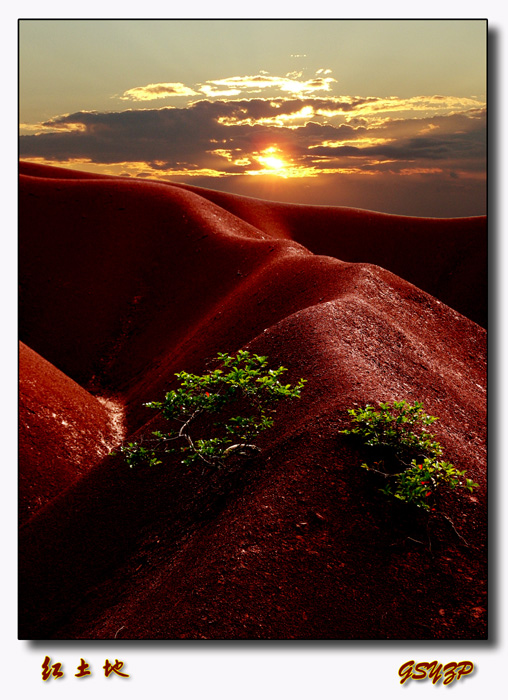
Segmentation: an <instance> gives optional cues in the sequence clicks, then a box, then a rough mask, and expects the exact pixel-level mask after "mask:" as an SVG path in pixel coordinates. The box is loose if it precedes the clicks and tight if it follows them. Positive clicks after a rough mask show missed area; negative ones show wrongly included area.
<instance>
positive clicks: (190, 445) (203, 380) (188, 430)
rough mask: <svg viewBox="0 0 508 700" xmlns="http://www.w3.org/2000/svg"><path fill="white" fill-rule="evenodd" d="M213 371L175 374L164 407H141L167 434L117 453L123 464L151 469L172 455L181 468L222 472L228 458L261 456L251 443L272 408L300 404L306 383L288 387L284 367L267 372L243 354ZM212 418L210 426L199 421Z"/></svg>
mask: <svg viewBox="0 0 508 700" xmlns="http://www.w3.org/2000/svg"><path fill="white" fill-rule="evenodd" d="M217 361H218V362H217V364H218V366H217V367H216V368H215V369H211V370H209V371H207V372H205V373H204V374H202V375H196V374H190V373H189V372H179V373H177V374H176V375H175V376H176V377H177V379H178V380H179V383H180V386H179V387H178V388H177V389H172V390H171V391H168V392H167V393H166V395H165V397H164V400H163V401H152V402H150V403H147V404H145V405H146V406H147V407H148V408H151V409H154V410H155V411H158V412H160V413H161V415H162V416H163V417H164V418H165V419H166V420H167V421H169V423H170V425H171V427H170V428H169V429H168V430H167V432H163V431H159V430H157V431H153V432H152V433H151V434H150V435H149V436H147V437H146V438H143V440H142V442H141V444H140V443H136V442H129V443H127V445H124V446H123V447H121V448H120V449H121V452H122V453H123V454H124V455H125V458H126V461H127V464H128V465H129V466H130V467H136V466H139V465H141V464H149V465H151V466H155V465H157V464H161V463H162V461H163V459H164V458H165V457H166V456H168V455H171V454H175V453H178V454H180V455H181V462H182V464H185V465H189V464H193V463H194V462H202V463H204V464H207V465H209V466H211V467H215V468H218V469H220V468H222V467H224V466H226V464H227V463H228V462H230V461H231V460H232V458H233V457H239V456H240V457H244V458H245V457H248V456H252V455H253V454H255V453H256V452H259V451H260V448H259V446H258V445H257V444H256V438H257V437H258V436H259V435H260V434H261V433H262V432H264V431H265V430H267V429H269V428H271V427H272V426H273V424H274V414H275V412H276V407H277V404H278V403H279V402H280V401H282V400H283V399H295V398H299V397H300V394H301V391H302V389H303V386H304V383H305V381H306V380H305V379H300V381H299V382H298V383H297V384H296V385H294V386H291V385H290V384H283V383H282V382H281V381H280V379H281V376H282V374H283V373H284V372H286V371H287V369H286V368H285V367H278V368H277V369H270V368H269V367H268V358H267V357H263V356H261V355H255V354H251V353H249V352H248V351H246V350H241V351H239V352H238V353H237V354H236V355H233V356H231V355H228V354H227V353H219V354H218V355H217ZM206 416H208V417H209V416H214V417H215V418H216V419H215V420H213V421H210V420H203V419H204V418H205V417H206Z"/></svg>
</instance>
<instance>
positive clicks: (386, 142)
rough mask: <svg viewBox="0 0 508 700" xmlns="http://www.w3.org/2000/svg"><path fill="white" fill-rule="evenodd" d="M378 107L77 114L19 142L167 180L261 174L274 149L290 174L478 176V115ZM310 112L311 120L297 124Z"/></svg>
mask: <svg viewBox="0 0 508 700" xmlns="http://www.w3.org/2000/svg"><path fill="white" fill-rule="evenodd" d="M432 99H434V100H435V99H438V102H440V101H442V98H441V97H439V98H436V97H434V98H432ZM378 102H380V101H379V100H378V98H369V97H368V98H358V97H355V98H338V97H331V98H314V97H309V98H306V97H302V98H292V99H283V98H277V99H272V100H268V99H260V98H256V99H241V100H216V101H210V100H200V101H197V102H193V103H191V104H189V105H188V106H187V107H184V108H175V107H166V108H161V109H139V110H126V111H122V112H103V113H101V112H76V113H74V114H68V115H62V116H58V117H55V118H54V119H51V120H48V121H47V122H45V123H44V125H43V126H44V129H43V130H41V132H40V133H38V134H35V135H26V136H21V138H20V155H21V157H22V158H25V159H27V158H45V159H47V160H50V161H61V162H65V161H68V160H71V159H74V160H75V159H90V160H91V161H92V162H93V163H97V164H115V163H128V162H132V163H146V164H147V165H149V166H150V167H151V168H153V169H156V170H158V171H160V172H167V174H168V175H170V174H171V171H178V172H182V171H188V172H189V174H191V173H192V172H197V171H200V170H203V169H206V170H209V171H216V172H217V174H218V175H223V176H224V175H228V174H237V175H238V174H242V173H244V172H246V171H249V170H250V171H252V170H255V169H260V168H261V165H260V164H259V163H258V162H257V161H256V159H255V154H256V153H257V154H259V153H260V152H261V151H263V149H266V148H269V147H276V148H278V149H279V150H280V152H281V153H282V154H284V156H285V158H286V160H287V161H290V162H291V164H292V165H293V166H294V167H298V166H301V167H313V168H315V169H316V170H320V169H321V170H323V171H330V170H332V169H333V168H347V167H351V166H354V168H356V169H363V170H365V171H369V170H372V169H373V168H375V167H376V163H382V162H383V161H390V162H391V165H390V169H391V171H393V172H395V171H397V170H401V169H403V168H407V167H409V166H411V167H418V166H421V167H426V166H425V164H427V167H430V166H431V165H432V164H433V163H437V164H439V167H442V168H445V167H446V168H447V169H448V171H450V170H451V171H453V172H454V173H458V172H461V171H463V170H464V169H468V170H471V172H481V171H482V169H483V170H484V168H485V151H486V146H485V113H484V111H482V110H479V109H478V108H474V109H467V110H466V111H464V112H462V113H458V112H453V113H451V114H449V115H439V116H433V117H425V118H415V117H414V116H413V117H411V118H403V117H399V118H397V119H394V118H390V119H388V118H380V117H379V114H378V112H377V111H376V112H375V115H374V117H372V116H371V115H370V112H369V110H370V109H371V108H375V109H376V110H377V104H376V103H378ZM306 109H307V110H308V113H309V114H311V115H312V116H309V117H308V118H302V117H298V115H299V114H300V115H301V114H304V113H302V110H306ZM359 109H360V110H364V111H362V112H361V114H360V116H358V115H357V114H351V113H352V112H354V110H359ZM322 113H323V114H322ZM325 113H326V114H325ZM329 114H332V115H335V116H333V117H330V116H327V115H329ZM350 117H352V118H351V119H350ZM277 120H278V121H277ZM381 170H382V167H381V165H379V171H381ZM452 177H453V176H452Z"/></svg>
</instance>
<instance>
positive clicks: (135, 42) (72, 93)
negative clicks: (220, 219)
mask: <svg viewBox="0 0 508 700" xmlns="http://www.w3.org/2000/svg"><path fill="white" fill-rule="evenodd" d="M276 34H277V35H278V36H279V40H278V44H277V45H273V44H267V40H268V39H269V38H270V37H273V36H275V35H276ZM184 36H186V37H187V44H186V46H187V49H186V51H183V50H181V53H183V55H180V56H178V49H179V48H180V49H182V43H181V40H182V37H184ZM108 37H109V43H105V40H106V39H107V38H108ZM163 39H165V40H166V43H163ZM353 39H356V41H355V43H354V46H353V43H352V41H353ZM240 40H243V43H242V50H241V51H239V52H238V53H236V49H237V48H238V45H239V42H240ZM466 40H467V43H465V42H466ZM193 41H194V43H193ZM425 42H427V44H426V46H427V48H426V50H425ZM111 46H114V47H115V48H116V52H111ZM266 46H267V47H269V48H268V49H267V50H266V51H265V52H262V51H261V49H262V48H263V47H266ZM19 47H20V121H21V124H20V157H21V158H23V159H25V160H31V161H35V162H41V163H47V164H52V165H60V166H64V167H71V168H74V169H78V170H87V171H92V172H99V173H106V174H112V175H122V176H126V177H137V178H157V179H167V180H173V181H177V182H185V183H189V184H194V185H197V186H205V187H210V188H212V189H221V190H225V191H230V192H237V193H241V194H248V195H251V196H256V197H262V198H267V199H275V200H280V201H294V202H304V203H315V204H332V205H342V206H358V207H361V208H366V209H377V210H382V211H389V212H391V213H402V214H410V215H411V214H413V215H428V216H465V215H477V214H483V213H485V207H486V203H485V202H486V196H485V181H486V97H485V92H486V73H485V62H486V23H485V22H484V21H481V20H470V21H467V20H450V21H447V20H398V21H392V20H376V21H374V20H358V21H353V20H326V21H324V20H307V21H304V20H287V21H284V20H266V21H262V20H236V21H235V20H202V21H201V20H194V21H185V20H159V21H157V22H154V21H148V20H139V21H134V20H133V21H125V20H111V21H109V20H97V21H92V20H72V21H62V20H61V21H52V20H33V21H32V20H22V21H21V22H20V44H19ZM157 47H158V49H159V51H157V50H156V49H157ZM189 47H192V52H190V49H189ZM197 57H202V59H203V60H201V61H199V62H198V61H197V60H196V59H197ZM177 58H178V60H176V59H177ZM121 59H123V61H122V60H121ZM163 59H166V60H165V61H164V60H163ZM78 60H81V61H82V63H81V64H80V67H79V69H77V68H76V65H77V61H78ZM98 64H100V65H101V66H102V69H101V71H100V72H97V70H95V71H94V66H97V65H98ZM120 64H122V66H123V71H122V72H119V65H120ZM50 67H51V68H52V70H50ZM369 68H370V72H369ZM240 69H243V70H240ZM73 71H74V72H73ZM373 75H374V76H375V77H376V76H377V80H375V81H374V82H373V80H372V77H373ZM72 76H73V77H72ZM143 78H144V80H143ZM411 84H412V85H413V89H411ZM352 86H354V91H351V89H348V88H351V87H352ZM374 183H376V185H377V187H376V188H374V186H373V185H374Z"/></svg>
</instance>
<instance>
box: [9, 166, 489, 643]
mask: <svg viewBox="0 0 508 700" xmlns="http://www.w3.org/2000/svg"><path fill="white" fill-rule="evenodd" d="M25 173H26V174H25ZM212 200H214V201H212ZM221 202H222V203H221ZM249 203H251V204H252V207H248V206H247V205H248V204H249ZM256 206H257V207H258V210H257V213H256ZM299 212H300V213H301V222H300V223H298V222H299V221H300V219H299V217H297V216H296V215H297V214H298V213H299ZM256 217H257V218H256ZM261 218H262V219H263V220H264V223H262V222H261ZM388 218H389V219H393V220H395V219H396V220H398V221H399V220H402V219H404V221H405V223H406V224H407V225H408V226H410V225H411V224H412V223H414V222H412V221H411V220H409V219H406V218H405V217H388ZM339 220H342V228H341V235H342V237H343V238H342V243H343V244H344V245H345V246H346V248H347V245H346V244H347V241H348V240H349V238H348V236H345V233H344V232H345V231H346V230H348V229H347V226H349V231H351V232H352V233H351V234H350V236H352V235H353V232H354V233H355V234H356V242H355V246H357V250H358V251H360V250H361V247H362V244H363V245H364V247H365V250H366V258H365V260H366V261H367V262H365V263H358V262H345V261H343V260H341V259H339V258H340V255H339V253H338V249H339V248H340V246H339V245H338V243H337V240H338V239H337V237H336V227H337V222H338V221H339ZM276 221H279V224H277V226H279V228H278V230H275V228H277V227H276V224H275V223H274V222H276ZM385 221H388V220H386V219H384V217H383V216H382V215H373V214H371V213H369V212H358V211H357V210H340V211H339V212H334V211H333V210H331V209H327V208H322V207H304V208H301V209H300V208H298V207H295V206H291V205H272V204H271V203H266V202H265V203H262V202H258V203H257V204H256V201H255V200H252V201H251V200H246V199H245V198H233V197H230V196H229V195H220V194H218V193H210V192H209V191H201V190H198V189H195V188H185V187H181V186H176V185H168V184H166V183H155V182H145V181H133V180H127V179H121V178H118V179H117V178H98V177H95V176H93V177H92V176H89V175H88V176H84V175H82V174H80V173H72V172H70V171H62V170H53V169H51V168H43V167H41V166H33V165H31V164H22V165H21V185H20V284H21V291H20V332H21V339H22V340H23V341H24V342H25V343H26V344H27V345H29V346H30V347H31V348H33V350H35V351H36V352H37V353H40V355H42V356H43V357H44V358H45V359H46V360H48V361H49V362H50V363H52V364H53V365H54V366H55V367H57V368H58V369H59V370H60V371H61V372H64V373H65V374H66V375H67V376H68V377H70V378H71V379H72V380H74V381H75V382H78V383H79V384H80V385H81V386H82V387H83V388H84V389H86V390H87V391H88V392H90V393H91V394H95V395H101V394H115V396H117V397H118V398H119V400H121V401H122V403H123V404H124V406H125V411H126V429H127V432H128V434H129V435H131V436H132V435H134V434H135V432H136V431H141V432H142V431H143V428H144V427H145V429H146V424H147V422H148V421H149V420H150V419H152V418H153V416H152V412H150V411H149V410H148V409H145V408H143V406H142V402H143V401H146V400H151V399H156V398H159V397H160V396H161V394H162V392H163V391H164V390H165V389H166V388H167V387H168V386H170V384H171V381H172V379H173V373H174V372H175V371H178V370H180V369H188V370H197V369H203V368H204V367H205V365H206V363H207V362H208V361H209V360H210V359H211V358H212V357H213V356H214V355H215V354H216V352H217V351H218V350H225V351H235V350H237V349H238V348H240V347H242V346H246V345H247V346H248V347H250V348H251V349H253V350H254V351H257V352H261V353H263V354H266V355H268V356H269V358H270V360H271V361H272V362H273V364H274V366H278V365H279V364H284V365H285V366H286V367H289V368H290V372H289V377H288V381H290V380H295V379H298V378H299V377H305V378H307V380H308V384H307V385H306V388H305V391H304V393H303V395H302V398H301V400H300V401H298V402H297V404H296V405H295V403H294V402H293V403H291V405H288V406H285V407H283V408H282V409H281V410H280V415H279V419H278V421H277V423H276V427H275V428H274V429H273V430H272V431H271V432H270V434H266V435H265V443H264V446H265V449H264V451H263V453H262V454H261V455H260V457H259V458H257V459H256V460H253V461H252V462H251V463H249V464H248V465H247V466H246V468H245V469H243V470H241V471H239V472H236V473H233V474H224V473H219V474H217V475H214V476H212V477H210V478H207V479H204V478H203V477H202V476H201V470H200V469H196V470H192V469H183V468H182V465H180V464H179V463H178V462H177V461H175V462H174V463H170V464H168V465H164V467H159V468H156V469H153V470H147V469H140V470H138V471H135V472H134V471H131V470H129V469H127V468H126V467H125V464H124V463H123V462H122V460H121V458H120V457H108V458H106V459H104V460H102V461H101V462H100V463H99V464H97V463H95V462H94V460H93V448H92V447H91V458H90V462H89V467H90V469H89V470H87V471H86V473H83V475H82V476H80V478H79V479H78V480H77V481H76V482H74V483H73V484H72V485H70V486H68V487H67V488H66V484H62V488H63V490H62V492H61V493H60V494H59V495H55V497H54V498H53V500H51V502H49V503H47V505H46V506H45V507H44V508H42V510H41V511H40V512H38V513H37V514H36V515H35V516H34V517H32V519H31V520H30V521H29V522H28V523H27V524H26V525H25V526H24V527H23V528H22V530H21V532H20V540H19V552H20V636H21V637H23V638H43V637H54V638H94V639H98V638H100V639H108V638H113V637H116V638H143V639H145V638H177V639H179V638H202V637H205V638H233V639H241V638H271V639H273V638H281V639H285V638H337V639H367V638H370V639H383V638H399V639H401V638H420V639H421V638H429V639H435V638H450V639H458V638H467V639H470V638H483V637H485V635H486V603H485V596H486V555H485V548H486V540H485V536H486V533H485V530H486V491H485V487H486V483H485V478H486V475H485V424H486V419H485V409H486V401H485V369H486V368H485V362H486V348H485V331H484V330H483V329H482V328H481V327H480V326H479V325H477V324H476V323H474V322H473V321H471V320H469V319H468V318H466V317H465V316H464V315H461V314H460V313H457V311H456V310H455V309H452V308H450V307H449V306H447V305H446V304H444V303H442V301H438V299H436V298H435V297H434V296H430V295H429V294H427V293H426V292H424V291H422V290H421V289H419V288H417V287H416V286H414V285H413V284H411V283H410V282H407V281H405V279H403V278H404V277H405V275H404V274H403V272H404V270H405V269H406V268H407V269H408V270H414V268H415V266H414V256H413V255H412V253H411V250H412V248H411V246H410V245H406V247H404V246H402V245H400V246H399V251H398V252H399V255H398V256H395V255H393V256H392V257H393V258H394V259H395V258H397V265H399V269H398V270H397V271H398V273H399V275H401V276H396V275H394V274H393V273H392V272H389V271H387V270H385V269H382V268H381V267H378V266H376V265H372V264H368V263H369V262H371V261H370V260H369V258H368V255H367V253H369V251H371V250H372V249H376V250H381V249H382V248H383V246H382V245H381V246H380V245H379V242H380V241H383V240H385V242H386V237H387V229H386V227H385ZM419 221H424V220H419ZM280 222H281V223H280ZM288 222H293V223H291V225H289V223H288ZM346 222H347V226H346ZM425 222H426V226H427V229H426V230H427V233H426V234H425V236H428V237H429V239H430V240H437V239H438V238H439V239H440V243H441V245H440V248H439V250H440V253H439V256H438V257H439V261H440V262H439V265H444V264H445V263H443V261H445V260H447V261H450V260H452V259H453V251H454V247H457V246H459V247H460V240H459V238H458V237H457V236H456V235H455V234H454V233H453V232H454V230H457V229H454V228H453V227H454V226H457V224H456V223H455V224H454V223H453V221H452V220H450V221H448V222H447V226H448V228H446V226H445V225H444V224H443V223H442V222H441V221H438V220H425ZM401 223H403V222H401ZM474 223H475V225H476V224H477V223H478V222H476V221H475V222H474ZM274 227H275V228H274ZM291 227H292V229H291ZM312 228H313V229H314V230H315V231H319V232H320V237H318V239H317V240H322V241H328V242H330V241H331V242H332V243H333V246H335V245H337V251H334V256H333V257H326V256H322V255H314V254H313V253H312V252H310V250H309V248H310V249H311V250H313V248H312V239H311V238H310V233H309V231H311V230H312ZM339 228H340V227H339ZM282 229H284V230H285V232H286V233H285V235H281V230H282ZM473 229H474V226H472V228H471V231H472V230H473ZM288 230H293V231H295V230H298V231H300V233H301V235H300V233H299V234H298V235H295V238H298V239H299V241H300V242H303V240H304V239H303V238H302V237H303V235H304V233H302V232H306V233H305V235H307V236H308V237H309V239H308V240H306V241H305V244H306V246H307V247H303V246H302V245H300V244H299V242H296V241H294V240H291V239H290V236H289V237H288V234H287V232H288ZM436 230H439V235H438V236H437V238H433V236H435V232H436ZM423 231H424V229H423V228H422V229H420V233H421V236H422V237H424V234H423V233H422V232H423ZM445 231H450V238H449V239H446V237H445V236H444V232H445ZM415 235H416V234H415ZM418 235H420V234H418ZM475 236H476V234H474V235H473V234H471V237H470V238H468V241H467V244H465V247H464V248H463V249H461V260H462V261H464V260H466V259H467V260H468V262H467V264H464V266H462V267H460V266H457V267H456V268H455V269H454V271H453V274H452V278H453V279H454V281H455V282H454V284H450V285H449V289H451V290H453V289H455V284H456V285H458V287H459V288H460V286H461V285H462V286H463V287H465V280H464V271H465V270H467V274H466V275H465V276H466V277H467V276H469V275H472V274H473V273H474V279H475V280H477V281H478V285H477V289H481V287H482V284H484V278H485V270H484V269H483V268H482V260H483V257H482V256H483V255H484V250H485V242H484V241H483V240H482V239H481V238H480V237H479V234H478V237H477V238H475ZM416 237H417V238H418V236H416ZM402 240H403V238H401V239H400V241H402ZM374 242H377V244H376V246H374V245H373V243H374ZM341 245H342V244H341ZM415 245H416V247H417V248H418V245H419V244H418V245H417V244H416V243H415ZM387 246H388V243H387ZM475 246H476V247H477V248H478V255H476V257H475V256H474V254H473V248H474V247H475ZM418 250H419V252H418V256H420V257H419V260H420V264H421V265H422V266H424V267H427V268H428V269H431V268H432V264H433V262H435V256H434V255H433V252H432V250H429V248H428V247H425V246H420V247H419V248H418ZM425 251H426V255H427V257H425ZM335 256H337V257H335ZM345 257H346V256H345ZM473 263H475V265H473ZM405 266H406V267H405ZM473 267H474V270H473V269H472V268H473ZM440 269H441V268H440ZM440 274H441V273H439V274H437V273H436V275H435V279H436V280H439V279H440V276H439V275H440ZM436 283H437V282H436ZM436 296H437V294H436ZM472 296H474V295H472ZM479 296H480V297H481V296H483V295H482V294H479ZM482 304H483V300H482V299H480V302H479V305H477V308H480V307H481V306H482ZM473 306H474V304H472V307H473ZM473 311H474V309H473ZM474 313H476V312H474ZM474 313H473V312H471V313H470V315H471V316H473V315H474ZM69 381H70V380H69ZM59 386H60V387H62V390H64V391H68V390H69V391H70V389H68V388H67V386H71V384H69V385H67V384H66V382H64V381H61V382H60V384H59ZM72 386H74V384H72ZM90 393H87V394H86V396H87V397H88V396H90ZM394 398H406V399H408V400H415V399H421V400H423V401H424V404H425V407H426V409H427V410H428V411H429V412H430V413H432V414H434V415H438V416H440V419H441V420H440V421H439V422H438V423H437V424H436V426H437V427H436V429H435V432H436V434H437V436H438V439H439V440H440V442H441V443H442V445H443V447H444V450H445V455H446V457H447V458H448V459H450V460H451V461H453V462H454V463H455V464H456V466H458V467H459V468H465V469H467V470H468V472H469V475H470V476H471V477H472V478H474V479H475V480H476V481H478V482H479V483H480V484H481V488H480V489H479V490H478V491H477V492H475V494H474V496H465V495H463V494H456V495H455V494H454V495H453V496H450V498H449V499H448V502H447V503H446V504H445V507H446V512H447V513H448V514H449V516H450V517H451V519H452V522H450V521H447V520H445V519H444V518H439V517H434V518H432V519H431V521H430V522H429V524H428V526H427V525H426V522H425V517H420V516H415V515H414V514H413V513H412V512H411V511H410V510H408V511H406V510H405V509H404V508H401V507H398V506H396V505H395V506H394V505H393V504H391V503H389V502H388V501H386V500H385V499H384V497H382V496H381V495H380V494H379V493H378V492H377V490H376V487H375V486H373V485H372V483H371V482H370V480H369V479H368V476H369V475H366V474H365V473H364V472H363V471H362V470H359V469H358V468H357V466H356V465H357V464H358V461H359V459H360V457H359V455H358V454H357V453H356V452H355V450H354V449H353V448H352V447H351V445H350V444H349V443H348V442H347V440H345V439H344V438H342V437H340V436H339V435H338V431H339V430H340V429H341V428H343V427H344V426H345V425H346V424H347V409H348V408H350V407H351V406H354V405H357V404H364V403H366V402H371V403H372V402H375V401H377V400H384V399H385V400H390V399H394ZM37 400H38V396H37V393H36V392H35V393H34V396H33V401H34V402H36V401H37ZM85 404H86V402H85ZM156 423H157V421H155V423H154V425H155V424H156ZM43 444H44V443H43ZM26 459H27V462H28V465H25V466H24V467H23V469H24V473H30V471H33V472H34V473H36V472H37V470H38V466H37V460H30V456H29V455H28V456H27V458H26ZM41 489H42V486H41ZM452 523H453V526H452Z"/></svg>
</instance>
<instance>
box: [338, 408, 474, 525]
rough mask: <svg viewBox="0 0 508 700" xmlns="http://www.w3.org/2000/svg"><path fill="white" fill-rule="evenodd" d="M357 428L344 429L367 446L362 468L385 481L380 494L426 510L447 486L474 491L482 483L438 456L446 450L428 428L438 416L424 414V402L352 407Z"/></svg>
mask: <svg viewBox="0 0 508 700" xmlns="http://www.w3.org/2000/svg"><path fill="white" fill-rule="evenodd" d="M348 413H349V415H350V416H351V421H352V423H355V424H356V425H355V427H353V428H351V429H346V430H342V431H341V432H342V433H343V434H345V435H351V436H353V437H355V438H357V439H359V440H360V441H361V442H362V444H363V445H364V446H365V447H367V448H368V450H369V452H370V456H371V459H369V461H365V462H363V463H362V464H361V466H362V467H363V468H364V469H366V470H368V471H370V472H374V473H376V474H380V475H381V476H382V477H383V478H384V479H385V482H386V483H385V485H384V486H383V487H382V488H381V489H380V490H381V491H382V493H384V494H385V495H386V496H389V497H391V498H396V499H398V500H400V501H404V502H406V503H411V504H413V505H415V506H417V507H418V508H423V509H425V510H428V511H433V510H435V509H436V505H435V504H436V498H437V497H438V495H439V492H440V491H441V490H443V489H445V488H448V489H456V488H457V487H459V488H463V489H466V490H467V491H473V489H474V488H476V487H478V484H477V483H475V482H474V481H473V480H472V479H469V478H466V471H460V470H458V469H456V468H455V467H454V466H453V464H451V463H450V462H447V461H444V460H440V459H439V458H440V456H441V454H442V448H441V445H440V444H439V442H437V440H436V439H435V436H434V435H432V434H431V433H429V432H428V431H427V426H429V425H431V424H432V423H434V422H435V421H437V420H438V418H437V417H435V416H430V415H428V414H426V413H425V412H424V410H423V404H422V403H420V402H418V401H417V402H415V403H414V404H413V405H411V404H409V403H408V402H406V401H393V402H392V403H380V404H379V405H378V407H377V408H375V407H373V406H370V405H368V404H367V406H365V407H364V408H359V409H350V410H349V411H348Z"/></svg>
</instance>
